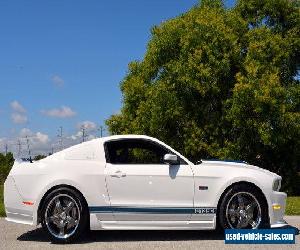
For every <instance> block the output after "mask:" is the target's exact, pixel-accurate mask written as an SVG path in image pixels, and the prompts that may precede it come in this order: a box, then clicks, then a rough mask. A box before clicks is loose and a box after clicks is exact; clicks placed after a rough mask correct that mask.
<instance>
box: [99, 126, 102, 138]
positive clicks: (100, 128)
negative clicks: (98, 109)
mask: <svg viewBox="0 0 300 250" xmlns="http://www.w3.org/2000/svg"><path fill="white" fill-rule="evenodd" d="M99 130H100V138H102V136H103V134H102V133H103V126H102V125H100V127H99Z"/></svg>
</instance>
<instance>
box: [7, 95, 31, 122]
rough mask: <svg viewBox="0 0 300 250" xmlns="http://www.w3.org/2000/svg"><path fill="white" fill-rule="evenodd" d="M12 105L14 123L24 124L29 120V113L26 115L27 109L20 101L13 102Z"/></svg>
mask: <svg viewBox="0 0 300 250" xmlns="http://www.w3.org/2000/svg"><path fill="white" fill-rule="evenodd" d="M10 107H11V108H12V110H13V113H12V114H11V120H12V121H13V123H17V124H22V123H25V122H27V120H28V119H27V115H25V113H26V109H25V108H24V107H23V106H22V105H21V104H20V103H19V102H18V101H13V102H11V103H10Z"/></svg>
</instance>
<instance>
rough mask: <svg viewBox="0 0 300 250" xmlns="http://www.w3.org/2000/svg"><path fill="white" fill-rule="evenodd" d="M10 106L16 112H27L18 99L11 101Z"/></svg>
mask: <svg viewBox="0 0 300 250" xmlns="http://www.w3.org/2000/svg"><path fill="white" fill-rule="evenodd" d="M10 106H11V108H12V109H13V111H15V112H18V113H26V109H25V108H24V107H23V106H22V105H21V104H20V103H19V102H18V101H13V102H11V103H10Z"/></svg>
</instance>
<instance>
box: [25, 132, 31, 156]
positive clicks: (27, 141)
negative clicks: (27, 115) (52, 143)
mask: <svg viewBox="0 0 300 250" xmlns="http://www.w3.org/2000/svg"><path fill="white" fill-rule="evenodd" d="M25 138H26V143H27V150H28V156H29V161H30V162H32V160H31V151H30V145H29V138H28V136H27V135H26V137H25Z"/></svg>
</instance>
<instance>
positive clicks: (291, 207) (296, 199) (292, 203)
mask: <svg viewBox="0 0 300 250" xmlns="http://www.w3.org/2000/svg"><path fill="white" fill-rule="evenodd" d="M285 214H286V215H300V196H293V197H288V198H287V204H286V210H285ZM3 216H5V209H4V204H3V184H0V217H3Z"/></svg>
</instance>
